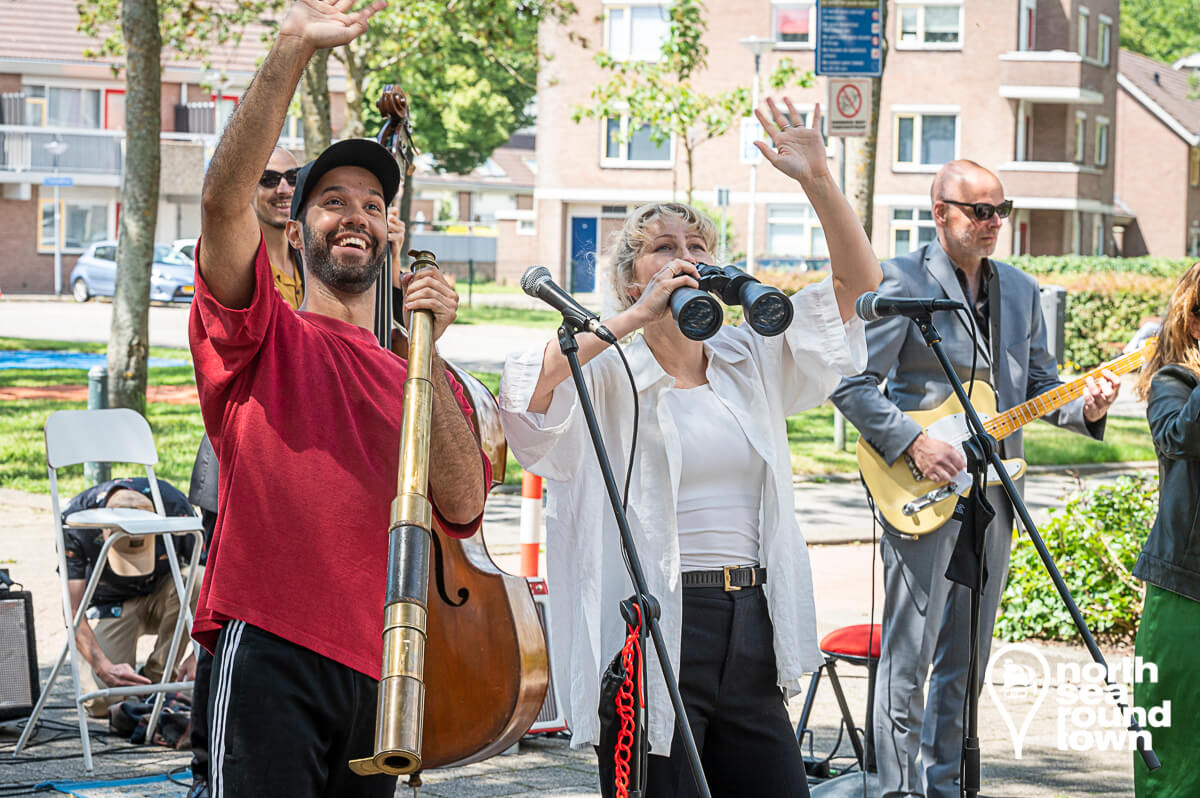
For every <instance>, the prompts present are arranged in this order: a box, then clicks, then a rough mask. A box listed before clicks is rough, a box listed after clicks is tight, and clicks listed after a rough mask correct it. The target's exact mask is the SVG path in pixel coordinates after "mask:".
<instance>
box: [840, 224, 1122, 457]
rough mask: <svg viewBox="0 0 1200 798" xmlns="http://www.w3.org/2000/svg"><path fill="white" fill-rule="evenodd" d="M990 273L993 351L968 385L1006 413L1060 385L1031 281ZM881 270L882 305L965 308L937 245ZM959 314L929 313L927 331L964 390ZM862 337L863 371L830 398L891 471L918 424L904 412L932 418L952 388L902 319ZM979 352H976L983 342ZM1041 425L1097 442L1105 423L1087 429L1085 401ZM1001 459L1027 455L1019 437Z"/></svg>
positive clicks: (966, 368)
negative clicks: (929, 303) (909, 300)
mask: <svg viewBox="0 0 1200 798" xmlns="http://www.w3.org/2000/svg"><path fill="white" fill-rule="evenodd" d="M991 264H992V270H993V275H992V280H991V282H990V283H989V284H988V313H989V316H990V324H991V332H990V343H991V346H990V351H982V350H981V351H980V352H979V356H978V365H977V368H976V372H975V378H976V379H982V380H986V381H988V382H990V383H991V384H992V386H993V387H994V388H995V389H996V394H997V407H998V409H999V410H1001V411H1003V410H1007V409H1008V408H1010V407H1014V406H1016V405H1018V404H1020V403H1021V402H1024V401H1025V400H1026V399H1029V398H1031V397H1034V396H1037V395H1038V394H1040V393H1043V392H1044V391H1048V390H1050V389H1051V388H1053V387H1055V386H1056V385H1060V384H1061V380H1059V378H1058V366H1057V364H1056V363H1055V362H1054V357H1053V355H1051V354H1050V352H1049V351H1047V349H1046V322H1045V319H1044V318H1043V316H1042V306H1041V302H1040V301H1039V293H1038V285H1037V281H1036V280H1035V279H1034V278H1033V277H1031V276H1029V275H1027V274H1025V273H1024V272H1022V271H1020V270H1018V269H1015V268H1013V267H1012V266H1010V265H1008V264H1007V263H1001V262H999V261H992V262H991ZM882 266H883V282H882V283H880V285H879V289H878V290H879V293H880V294H882V295H884V296H906V297H938V298H947V299H953V300H956V301H958V302H962V303H963V304H964V305H969V303H968V301H967V298H966V297H965V296H964V295H963V292H962V288H961V287H960V286H959V282H958V278H957V277H956V276H955V273H954V264H953V263H952V262H951V261H950V257H949V256H948V255H947V254H946V251H945V250H944V249H942V245H941V244H940V243H939V242H938V241H937V240H936V239H935V240H934V241H933V243H931V244H928V245H926V246H924V247H922V248H921V249H918V250H917V251H916V252H912V253H910V254H908V255H905V256H903V257H899V258H893V259H892V260H889V261H885V262H884V263H883V264H882ZM956 315H959V316H961V314H954V313H936V314H934V317H933V323H934V325H935V326H936V327H937V330H938V332H939V333H941V335H942V346H943V348H944V349H945V350H946V355H947V356H948V357H949V359H950V362H951V363H952V364H953V365H954V367H955V370H956V371H957V372H958V376H959V378H960V379H962V380H963V381H964V383H965V382H966V381H967V380H968V379H969V378H970V374H971V354H972V346H971V335H970V332H969V331H968V330H967V329H966V328H965V326H964V324H963V323H961V322H960V320H959V319H956V318H955V316H956ZM962 321H966V320H965V319H962ZM866 334H867V370H866V371H864V372H863V373H862V374H860V375H858V376H857V377H849V378H847V379H845V380H842V382H841V384H840V385H839V386H838V387H837V389H836V390H834V392H833V395H832V396H831V398H832V399H833V403H834V404H835V405H837V407H838V408H839V409H840V410H841V411H842V412H843V413H844V414H845V415H846V418H848V419H849V420H850V422H851V423H852V424H854V426H855V427H857V428H858V431H859V433H860V434H861V435H862V436H863V438H865V439H866V441H867V443H869V444H871V445H872V446H874V447H875V449H876V450H877V451H879V453H880V454H881V455H883V458H884V460H886V461H887V462H888V463H893V462H895V460H896V458H898V457H899V456H900V455H901V454H903V453H904V450H905V449H907V448H908V447H909V445H910V444H911V443H912V442H913V441H914V440H915V439H916V437H917V435H919V434H920V432H921V427H920V425H919V424H917V422H915V421H913V420H912V419H910V418H909V417H908V416H906V415H905V414H904V411H908V410H932V409H933V408H935V407H937V406H938V405H940V404H941V403H942V402H944V401H945V400H946V398H947V397H948V396H950V394H951V393H952V389H951V388H950V384H949V383H948V382H947V381H946V376H945V373H944V372H943V371H942V368H941V366H940V365H939V364H938V361H937V358H935V357H934V354H933V350H932V349H931V348H930V347H929V346H928V345H926V343H925V339H924V337H923V336H922V335H921V332H920V330H918V329H917V326H916V325H915V324H913V322H912V321H911V320H909V319H908V318H905V317H903V316H893V317H891V318H886V319H880V320H879V321H875V322H871V323H869V324H868V325H867V329H866ZM980 343H981V347H982V346H983V341H982V337H981V340H980ZM885 380H886V381H887V386H886V390H885V391H883V392H881V391H880V390H879V386H880V384H881V383H883V382H884V381H885ZM1045 419H1046V420H1047V421H1049V422H1050V423H1052V424H1056V425H1058V426H1060V427H1064V428H1066V429H1071V430H1074V431H1076V432H1079V433H1082V434H1084V435H1088V436H1090V437H1094V438H1097V439H1099V438H1101V437H1103V434H1104V419H1101V420H1100V421H1098V422H1096V423H1094V424H1088V423H1087V422H1086V421H1085V420H1084V418H1083V400H1082V399H1076V400H1075V401H1074V402H1071V403H1069V404H1067V405H1064V406H1063V407H1061V408H1059V409H1058V410H1056V411H1055V412H1053V413H1050V414H1048V415H1046V416H1045ZM1001 452H1002V454H1003V456H1004V457H1006V458H1009V457H1022V456H1023V455H1024V446H1023V444H1022V435H1021V431H1020V430H1018V431H1017V432H1016V433H1014V434H1013V435H1010V436H1009V437H1008V438H1006V439H1005V440H1004V441H1003V442H1002V443H1001Z"/></svg>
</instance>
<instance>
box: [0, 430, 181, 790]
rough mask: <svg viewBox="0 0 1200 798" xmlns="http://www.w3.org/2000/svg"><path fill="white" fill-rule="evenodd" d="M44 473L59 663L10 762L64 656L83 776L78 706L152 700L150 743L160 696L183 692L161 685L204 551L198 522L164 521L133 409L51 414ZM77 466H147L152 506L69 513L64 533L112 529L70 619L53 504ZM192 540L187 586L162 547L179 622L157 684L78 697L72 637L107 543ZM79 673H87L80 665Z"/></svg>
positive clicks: (149, 439) (21, 742)
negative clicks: (59, 619)
mask: <svg viewBox="0 0 1200 798" xmlns="http://www.w3.org/2000/svg"><path fill="white" fill-rule="evenodd" d="M45 432H46V466H47V470H48V471H49V474H50V504H51V509H52V512H53V515H54V529H55V532H56V533H57V534H56V543H57V546H58V574H59V582H60V583H61V586H62V602H63V618H64V620H65V623H66V630H67V642H66V644H65V645H64V646H63V650H62V653H60V654H59V655H58V661H57V662H56V663H55V664H54V669H53V670H52V671H51V672H50V678H49V679H48V680H47V682H46V686H45V689H43V690H42V695H41V697H40V698H39V699H38V702H37V705H36V706H35V707H34V709H33V714H31V715H30V716H29V721H28V722H27V723H26V724H25V730H24V731H23V732H22V733H21V737H20V739H18V740H17V746H16V749H15V750H14V751H13V755H14V756H16V755H17V754H19V753H21V749H22V748H23V747H24V746H25V743H26V742H27V741H28V739H29V736H30V734H31V733H32V731H33V728H34V726H35V725H36V724H37V721H38V717H39V716H40V715H41V712H42V709H43V707H44V706H45V704H46V699H47V698H48V697H49V695H50V690H51V688H52V687H53V686H54V682H55V680H56V679H57V678H58V674H59V671H61V670H62V666H63V663H64V662H65V661H66V659H67V658H68V656H69V657H70V660H71V681H72V682H73V683H74V687H75V711H76V713H77V714H78V716H79V736H80V738H81V739H82V741H83V765H84V768H85V769H86V770H87V771H88V772H89V773H90V772H91V771H92V747H91V739H90V738H89V736H88V713H87V710H86V709H85V708H84V706H83V702H85V701H87V700H89V699H91V698H97V697H101V696H127V695H147V694H151V693H154V694H156V695H155V699H154V709H153V711H152V712H151V713H150V721H149V725H148V727H147V729H146V740H147V741H149V740H151V739H152V738H153V736H154V730H155V728H156V727H157V725H158V718H159V715H160V713H161V712H162V705H163V700H164V698H165V694H166V693H172V692H176V691H179V690H190V689H191V688H192V685H193V683H192V682H191V681H182V682H172V681H168V679H170V676H171V669H172V667H173V666H174V663H175V657H176V654H177V653H178V652H179V648H180V642H181V638H183V635H184V633H185V632H186V633H187V634H188V635H189V636H190V634H191V629H192V613H191V607H190V603H189V602H188V597H189V596H190V595H191V594H192V590H193V589H194V588H195V583H196V575H197V573H198V571H199V562H200V551H201V548H202V547H203V545H204V537H203V534H202V529H203V527H202V526H201V521H200V519H199V518H197V517H194V516H193V517H184V518H168V517H167V516H166V512H165V511H164V509H163V500H162V495H161V494H160V493H159V489H158V479H156V478H155V476H154V465H155V464H156V463H157V462H158V453H157V452H156V451H155V448H154V436H153V434H152V433H151V432H150V425H149V424H148V423H146V419H145V418H143V417H142V416H141V415H139V414H138V413H136V412H134V411H133V410H128V409H115V410H60V411H58V412H56V413H52V414H51V415H50V417H49V418H48V419H46V427H45ZM80 463H136V464H139V465H143V466H145V467H146V477H147V479H148V480H149V481H150V492H151V494H152V496H153V499H154V510H155V512H153V513H151V512H147V511H144V510H134V509H128V508H113V509H108V508H102V509H96V510H83V511H81V512H77V513H72V514H71V515H70V516H68V518H67V519H66V524H65V525H66V526H72V527H88V528H102V529H111V530H113V532H112V534H110V535H109V536H108V539H107V540H105V541H104V545H103V546H102V547H101V548H100V554H99V555H98V557H97V559H96V564H95V566H94V567H93V569H92V575H91V578H90V579H88V583H87V587H86V588H85V590H84V593H83V598H82V600H80V602H79V609H78V610H76V611H74V612H72V610H71V596H70V593H69V590H68V587H67V555H66V539H65V535H64V532H63V527H64V522H63V520H62V511H61V509H60V506H59V497H58V475H57V470H58V469H60V468H64V467H66V466H72V465H78V464H80ZM159 534H165V535H192V537H193V540H194V546H193V548H192V562H191V565H190V567H189V568H188V576H187V584H186V585H185V584H184V582H183V577H182V575H181V573H180V570H179V561H178V559H177V557H176V556H175V546H173V545H167V546H165V547H164V548H165V549H166V552H167V561H168V562H169V563H170V566H171V578H172V580H173V582H174V586H175V591H176V593H177V594H178V597H179V608H180V612H179V617H178V619H177V620H176V621H175V632H174V634H173V636H172V637H171V646H170V651H169V653H168V654H167V664H166V667H165V668H164V669H163V675H162V679H161V681H159V682H157V683H155V684H149V685H135V686H130V687H107V688H103V689H99V690H93V691H91V692H89V693H83V692H81V689H82V688H81V687H80V683H79V673H80V670H79V669H80V667H81V665H80V656H79V651H78V650H77V648H76V646H75V630H76V629H77V628H78V627H79V624H81V623H87V620H86V613H87V607H88V604H90V603H91V600H92V594H93V592H95V589H96V585H97V583H98V582H99V581H100V574H101V572H102V571H103V570H104V563H105V562H106V561H107V557H108V550H109V549H110V548H112V546H113V544H115V543H116V542H118V541H119V540H122V539H123V538H126V537H130V536H140V535H159ZM82 667H88V666H87V665H86V664H83V665H82Z"/></svg>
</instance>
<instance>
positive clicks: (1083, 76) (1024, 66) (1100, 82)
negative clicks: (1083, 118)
mask: <svg viewBox="0 0 1200 798" xmlns="http://www.w3.org/2000/svg"><path fill="white" fill-rule="evenodd" d="M1115 80H1116V77H1115V74H1114V71H1113V70H1112V69H1110V68H1108V67H1103V66H1100V65H1099V64H1096V63H1093V62H1091V61H1085V60H1084V59H1083V58H1082V57H1080V56H1079V54H1078V53H1071V52H1067V51H1066V50H1018V51H1014V52H1009V53H1003V54H1001V56H1000V96H1001V97H1006V98H1008V99H1010V100H1025V101H1026V102H1031V103H1071V104H1075V105H1098V104H1100V103H1103V102H1104V96H1105V91H1106V90H1111V86H1110V85H1109V84H1111V83H1113V82H1114V81H1115Z"/></svg>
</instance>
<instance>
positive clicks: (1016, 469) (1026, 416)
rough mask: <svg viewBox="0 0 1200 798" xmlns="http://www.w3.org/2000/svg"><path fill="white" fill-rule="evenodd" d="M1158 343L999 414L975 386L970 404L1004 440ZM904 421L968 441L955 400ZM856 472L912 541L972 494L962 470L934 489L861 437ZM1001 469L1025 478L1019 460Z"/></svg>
mask: <svg viewBox="0 0 1200 798" xmlns="http://www.w3.org/2000/svg"><path fill="white" fill-rule="evenodd" d="M1157 341H1158V339H1157V338H1151V339H1149V340H1148V341H1147V342H1146V344H1145V345H1144V346H1143V347H1142V348H1141V349H1139V350H1137V351H1136V352H1131V353H1129V354H1128V355H1124V356H1122V357H1119V358H1117V359H1116V360H1112V361H1110V362H1108V363H1105V364H1104V365H1102V366H1099V367H1098V368H1095V369H1093V370H1091V371H1089V372H1088V373H1087V374H1085V375H1083V376H1082V377H1079V378H1078V379H1075V380H1072V381H1071V382H1068V383H1065V384H1063V385H1060V386H1058V387H1057V388H1053V389H1051V390H1049V391H1046V392H1045V393H1042V394H1039V395H1037V396H1035V397H1033V398H1032V399H1030V400H1028V401H1026V402H1022V403H1021V404H1019V405H1017V406H1016V407H1013V408H1011V409H1009V410H1006V411H1004V412H1003V413H997V412H996V394H995V392H994V391H993V390H992V386H990V385H988V384H987V383H986V382H983V381H981V380H976V381H975V382H973V383H972V384H971V387H970V388H969V389H968V392H969V394H970V395H971V396H972V397H973V399H972V402H971V404H972V405H973V406H974V407H975V411H976V412H977V413H979V417H980V419H982V421H983V426H984V428H985V429H986V430H987V432H988V434H989V435H991V436H992V437H993V438H995V439H996V440H1002V439H1003V438H1006V437H1008V436H1009V435H1011V434H1013V433H1014V432H1016V431H1017V430H1019V429H1020V428H1021V427H1023V426H1025V425H1026V424H1028V423H1029V422H1030V421H1033V420H1035V419H1039V418H1041V417H1042V416H1044V415H1046V414H1047V413H1049V412H1051V411H1053V410H1057V409H1058V408H1060V407H1062V406H1063V405H1065V404H1066V403H1067V402H1070V401H1072V400H1074V399H1077V398H1079V397H1080V396H1082V395H1083V389H1084V387H1085V386H1086V385H1087V378H1088V377H1095V378H1097V379H1099V378H1100V377H1101V376H1102V375H1101V373H1100V372H1101V371H1102V370H1103V369H1109V370H1110V371H1112V372H1114V373H1116V374H1117V375H1118V376H1119V375H1122V374H1128V373H1129V372H1131V371H1134V370H1136V369H1139V368H1141V367H1142V365H1143V364H1144V363H1145V362H1146V361H1147V360H1148V359H1149V358H1150V355H1151V354H1152V353H1153V352H1154V347H1155V345H1156V343H1157ZM907 415H908V416H909V417H910V418H912V419H913V420H914V421H916V422H917V423H918V424H920V425H921V427H922V429H923V430H924V431H925V434H926V435H928V436H929V437H931V438H936V439H937V440H940V441H944V442H946V443H950V444H953V445H955V446H958V447H959V448H960V449H961V448H962V444H963V441H965V440H966V439H967V438H969V437H970V432H969V430H968V426H967V425H968V422H967V418H966V414H965V413H964V412H963V409H962V405H961V404H959V401H958V397H956V396H954V395H951V396H950V398H948V399H947V400H946V401H945V402H943V403H942V404H941V405H940V406H939V407H937V408H936V409H934V410H914V411H912V412H910V413H908V414H907ZM858 467H859V470H860V471H862V477H863V481H864V482H866V483H867V489H868V490H869V491H870V492H871V496H872V497H873V498H874V499H875V505H876V507H878V508H879V512H880V514H882V515H883V517H884V518H885V519H886V520H887V522H888V523H889V524H891V525H892V527H893V528H895V529H896V530H897V531H898V532H900V533H901V534H904V535H909V536H913V537H916V536H919V535H926V534H929V533H930V532H933V531H934V530H936V529H938V528H939V527H941V525H942V524H944V523H946V521H947V520H948V519H949V518H950V516H951V514H953V512H954V505H955V504H956V503H957V501H958V497H959V496H965V495H967V494H968V493H969V492H970V490H971V477H970V475H969V474H967V472H966V471H965V470H964V471H961V472H959V474H958V476H956V477H955V478H954V480H953V481H951V482H947V483H945V484H937V483H934V482H932V481H931V480H929V479H928V478H927V477H926V476H925V475H924V474H922V473H921V471H920V469H919V468H917V465H916V463H914V462H913V460H912V458H911V457H909V455H908V454H907V453H905V454H902V455H901V456H900V457H898V458H896V462H894V463H893V464H892V465H890V466H889V465H888V464H887V463H886V462H885V461H884V459H883V457H882V456H881V455H880V454H879V452H877V451H876V450H875V447H873V446H871V445H870V444H869V443H867V442H866V439H865V438H863V437H861V436H860V437H859V439H858ZM1004 467H1005V470H1006V471H1007V472H1008V475H1009V476H1010V477H1011V478H1013V479H1016V478H1018V477H1020V476H1021V475H1022V474H1024V473H1025V461H1024V460H1021V459H1020V458H1013V459H1012V460H1005V461H1004ZM999 482H1000V475H999V474H997V473H996V470H995V467H994V466H989V467H988V476H987V483H988V484H989V485H995V484H998V483H999Z"/></svg>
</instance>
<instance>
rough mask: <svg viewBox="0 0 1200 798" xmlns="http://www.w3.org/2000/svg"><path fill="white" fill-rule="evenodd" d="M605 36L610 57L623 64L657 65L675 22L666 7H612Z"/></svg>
mask: <svg viewBox="0 0 1200 798" xmlns="http://www.w3.org/2000/svg"><path fill="white" fill-rule="evenodd" d="M606 11H607V15H608V17H607V20H606V24H605V29H604V32H605V36H606V38H607V39H608V54H609V55H611V56H612V57H613V58H616V59H617V60H619V61H657V60H658V59H659V56H660V55H662V45H663V42H664V41H666V39H667V31H668V29H669V27H670V23H671V18H670V16H669V15H668V14H667V7H666V5H665V4H655V5H616V4H613V5H609V6H607V7H606Z"/></svg>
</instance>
